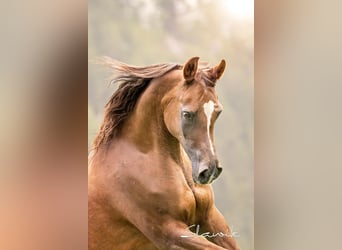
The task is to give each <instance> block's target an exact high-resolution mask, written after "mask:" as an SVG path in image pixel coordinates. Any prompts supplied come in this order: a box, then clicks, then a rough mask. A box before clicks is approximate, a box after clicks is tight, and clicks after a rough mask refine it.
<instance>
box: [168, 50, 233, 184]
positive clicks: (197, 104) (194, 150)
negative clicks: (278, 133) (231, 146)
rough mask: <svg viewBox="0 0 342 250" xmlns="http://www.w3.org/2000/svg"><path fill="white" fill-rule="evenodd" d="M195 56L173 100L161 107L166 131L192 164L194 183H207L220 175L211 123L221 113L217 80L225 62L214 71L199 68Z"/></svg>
mask: <svg viewBox="0 0 342 250" xmlns="http://www.w3.org/2000/svg"><path fill="white" fill-rule="evenodd" d="M198 61H199V58H198V57H193V58H191V59H190V60H188V61H187V62H186V63H185V65H184V67H183V69H182V73H183V74H182V76H181V77H180V78H179V79H180V83H179V84H178V88H177V90H176V91H175V93H174V94H175V96H177V98H174V99H173V100H172V101H170V102H168V104H167V105H166V107H165V108H164V120H165V124H166V126H167V128H168V130H169V132H170V133H171V134H172V135H173V136H174V137H176V138H177V139H178V141H179V143H180V144H181V146H182V147H183V149H184V151H185V152H186V154H187V156H188V157H189V159H190V160H191V163H192V177H193V180H194V182H195V183H198V184H210V183H211V182H212V181H213V180H215V179H216V178H217V177H218V176H219V175H220V174H221V172H222V168H221V167H220V166H219V162H218V159H217V154H216V148H215V144H214V136H213V134H214V124H215V121H216V120H217V118H218V117H219V115H220V113H221V111H222V105H221V104H220V102H219V100H218V97H217V94H216V90H215V83H216V80H218V79H220V77H221V76H222V74H223V72H224V70H225V67H226V62H225V61H224V60H222V61H221V62H220V63H219V64H218V65H217V66H215V67H213V68H209V67H204V68H199V66H198Z"/></svg>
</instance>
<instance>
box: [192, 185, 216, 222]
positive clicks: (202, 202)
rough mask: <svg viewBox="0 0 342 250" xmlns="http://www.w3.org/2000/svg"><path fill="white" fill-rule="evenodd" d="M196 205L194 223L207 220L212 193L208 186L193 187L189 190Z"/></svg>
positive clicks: (211, 202) (211, 203) (211, 204)
mask: <svg viewBox="0 0 342 250" xmlns="http://www.w3.org/2000/svg"><path fill="white" fill-rule="evenodd" d="M191 190H192V192H193V194H194V197H195V203H196V209H195V217H196V221H199V220H203V219H206V218H207V215H208V211H209V208H210V207H211V206H213V193H212V189H211V188H210V187H209V186H208V185H203V186H195V187H192V188H191Z"/></svg>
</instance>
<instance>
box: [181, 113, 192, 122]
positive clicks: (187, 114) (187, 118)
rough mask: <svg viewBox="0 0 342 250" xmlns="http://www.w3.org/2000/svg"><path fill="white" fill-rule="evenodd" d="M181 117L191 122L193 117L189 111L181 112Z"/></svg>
mask: <svg viewBox="0 0 342 250" xmlns="http://www.w3.org/2000/svg"><path fill="white" fill-rule="evenodd" d="M182 115H183V118H184V119H186V120H191V119H192V117H193V113H191V112H189V111H183V112H182Z"/></svg>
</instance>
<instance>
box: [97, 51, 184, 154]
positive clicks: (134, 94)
mask: <svg viewBox="0 0 342 250" xmlns="http://www.w3.org/2000/svg"><path fill="white" fill-rule="evenodd" d="M96 63H98V64H102V65H105V66H107V67H109V68H110V69H111V70H113V71H114V74H113V77H112V78H111V82H112V83H119V84H120V85H119V88H118V89H117V91H116V92H114V94H113V95H112V96H111V98H110V100H109V101H108V103H107V104H106V106H105V112H104V119H103V122H102V124H101V127H100V129H99V132H98V134H97V135H96V137H95V140H94V142H93V149H97V148H98V147H99V146H101V145H103V144H108V143H109V142H110V141H111V140H112V139H113V138H114V137H116V136H118V135H119V133H120V129H121V127H122V125H123V123H124V122H125V121H126V120H127V118H128V116H129V115H130V114H131V112H132V111H133V109H134V107H135V105H136V103H137V101H138V99H139V97H140V96H141V94H142V93H143V92H144V91H145V89H146V88H147V86H148V85H149V83H150V82H151V80H152V79H153V78H157V77H161V76H163V75H165V74H166V73H168V72H170V71H171V70H174V69H181V68H182V66H181V65H179V64H176V63H161V64H154V65H150V66H146V67H137V66H132V65H127V64H125V63H122V62H119V61H116V60H114V59H111V58H109V57H103V58H101V59H99V60H97V61H96Z"/></svg>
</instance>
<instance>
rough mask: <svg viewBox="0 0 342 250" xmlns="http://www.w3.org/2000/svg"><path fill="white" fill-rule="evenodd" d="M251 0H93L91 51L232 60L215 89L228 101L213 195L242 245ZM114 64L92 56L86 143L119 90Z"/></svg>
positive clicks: (247, 198)
mask: <svg viewBox="0 0 342 250" xmlns="http://www.w3.org/2000/svg"><path fill="white" fill-rule="evenodd" d="M253 13H254V12H253V1H250V0H244V1H243V0H240V1H239V0H231V1H230V0H216V1H210V0H186V1H185V0H175V1H171V0H170V1H168V0H130V1H126V0H115V1H110V0H101V1H89V5H88V22H89V23H88V36H89V37H88V40H89V45H88V46H89V47H88V50H89V59H90V60H91V59H94V58H97V57H99V56H110V57H112V58H115V59H117V60H120V61H123V62H125V63H128V64H133V65H141V66H142V65H149V64H154V63H159V62H177V63H180V64H183V63H185V62H186V61H187V59H189V58H190V57H193V56H199V57H200V59H201V60H202V61H207V62H209V63H210V65H212V66H214V65H216V64H217V63H219V62H220V60H221V59H222V58H224V59H225V60H226V61H227V62H228V67H227V68H226V71H225V74H224V77H223V78H222V79H221V80H220V81H219V82H218V84H217V93H218V95H219V99H220V101H221V103H222V105H223V107H224V111H223V112H222V114H221V116H220V119H219V120H218V121H217V123H216V127H215V143H216V147H217V151H218V155H219V159H220V161H221V165H222V166H223V168H224V171H223V173H222V175H221V176H220V178H218V179H217V180H216V181H215V182H214V183H213V187H214V192H215V202H216V205H217V207H218V208H219V210H220V211H221V212H222V213H223V215H224V217H225V218H226V220H227V221H228V223H229V225H230V226H233V229H234V231H237V232H238V233H239V234H240V237H239V238H238V239H237V240H238V242H239V245H240V247H241V249H243V250H248V249H254V244H253V242H254V199H253V196H254V169H253V167H254V164H253V162H254V161H253V158H254V157H253V153H254V151H253V150H254V148H253V145H254V141H253V138H254V130H253V128H254V116H253V111H254V106H253V101H254V97H253V93H254V88H253V86H254V82H253V80H254V71H253V69H254V18H253ZM108 76H109V72H108V71H106V70H104V69H103V68H101V67H99V66H97V65H93V64H91V63H90V64H89V85H88V88H89V92H88V100H89V102H88V125H89V126H88V127H89V128H88V145H89V147H90V145H91V142H92V140H93V138H94V136H95V134H96V133H97V129H98V127H99V124H100V122H101V121H102V117H103V111H104V105H105V103H106V102H107V101H108V99H109V97H110V96H111V95H112V94H113V92H114V91H115V90H116V88H117V86H114V85H110V83H109V80H108Z"/></svg>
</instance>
